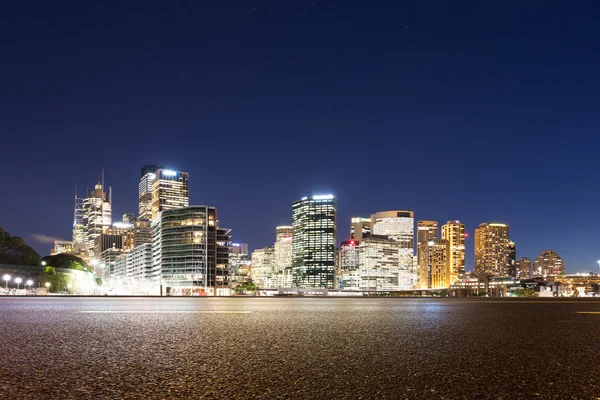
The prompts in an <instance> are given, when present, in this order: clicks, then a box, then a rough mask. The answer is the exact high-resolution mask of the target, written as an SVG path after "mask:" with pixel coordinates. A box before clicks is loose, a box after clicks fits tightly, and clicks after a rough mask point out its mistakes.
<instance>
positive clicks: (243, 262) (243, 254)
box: [229, 243, 251, 283]
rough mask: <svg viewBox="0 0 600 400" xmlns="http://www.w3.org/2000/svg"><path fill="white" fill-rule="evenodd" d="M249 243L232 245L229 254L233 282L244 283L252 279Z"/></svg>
mask: <svg viewBox="0 0 600 400" xmlns="http://www.w3.org/2000/svg"><path fill="white" fill-rule="evenodd" d="M250 266H251V262H250V257H249V254H248V243H232V244H231V252H230V253H229V271H230V279H231V281H232V282H237V283H244V282H247V281H248V280H249V279H250Z"/></svg>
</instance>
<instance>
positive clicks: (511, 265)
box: [508, 242, 518, 278]
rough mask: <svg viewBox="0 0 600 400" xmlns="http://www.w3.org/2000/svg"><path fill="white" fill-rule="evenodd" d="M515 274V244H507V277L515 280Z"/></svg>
mask: <svg viewBox="0 0 600 400" xmlns="http://www.w3.org/2000/svg"><path fill="white" fill-rule="evenodd" d="M517 273H518V268H517V247H516V245H515V242H508V276H510V277H513V278H516V277H517Z"/></svg>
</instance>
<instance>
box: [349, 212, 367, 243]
mask: <svg viewBox="0 0 600 400" xmlns="http://www.w3.org/2000/svg"><path fill="white" fill-rule="evenodd" d="M370 234H371V219H370V218H363V217H352V219H351V220H350V239H351V240H358V241H359V242H360V241H361V240H363V239H364V238H367V237H369V235H370Z"/></svg>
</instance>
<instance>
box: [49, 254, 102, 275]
mask: <svg viewBox="0 0 600 400" xmlns="http://www.w3.org/2000/svg"><path fill="white" fill-rule="evenodd" d="M42 261H45V262H46V265H50V266H52V267H54V268H64V269H75V270H77V271H88V272H92V270H91V269H90V267H89V265H88V264H87V263H86V262H85V261H83V260H82V259H81V258H79V257H76V256H74V255H72V254H64V253H63V254H57V255H55V256H48V257H44V258H42Z"/></svg>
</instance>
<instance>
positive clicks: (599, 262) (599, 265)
mask: <svg viewBox="0 0 600 400" xmlns="http://www.w3.org/2000/svg"><path fill="white" fill-rule="evenodd" d="M596 262H597V263H598V268H599V269H600V260H598V261H596Z"/></svg>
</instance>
